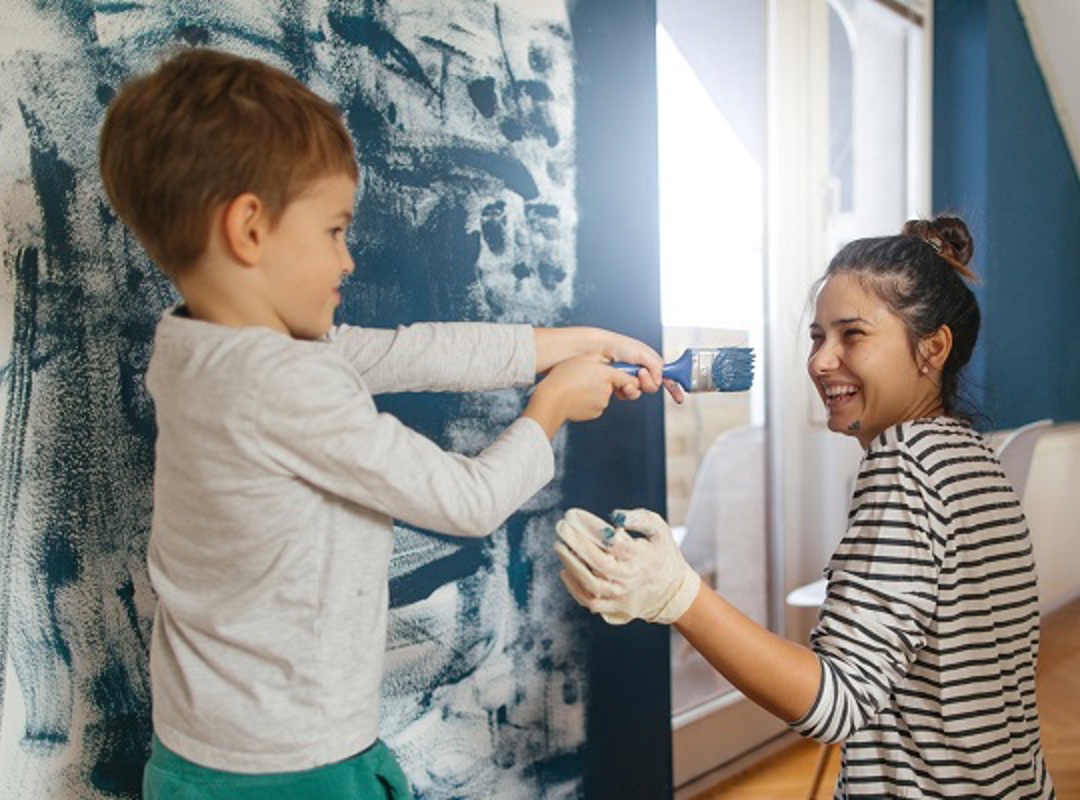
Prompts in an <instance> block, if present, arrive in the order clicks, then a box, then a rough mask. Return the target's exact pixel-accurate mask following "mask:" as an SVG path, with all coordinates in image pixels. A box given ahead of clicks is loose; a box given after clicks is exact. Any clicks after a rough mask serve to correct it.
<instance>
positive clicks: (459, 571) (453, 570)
mask: <svg viewBox="0 0 1080 800" xmlns="http://www.w3.org/2000/svg"><path fill="white" fill-rule="evenodd" d="M490 566H491V558H490V555H489V553H488V549H487V548H486V547H484V546H482V543H477V544H474V545H471V546H469V545H465V546H463V547H462V548H461V549H460V550H459V551H458V552H456V553H454V554H452V555H449V556H444V557H442V558H439V559H437V560H435V561H431V562H428V563H426V564H424V565H423V566H421V567H418V568H416V569H413V570H412V571H410V572H407V573H405V574H403V575H396V576H394V577H393V578H391V579H390V607H391V608H400V607H402V606H406V605H411V604H413V603H418V602H420V601H421V600H426V599H428V598H429V597H431V594H432V592H434V591H435V590H436V589H438V588H439V587H441V586H445V585H446V584H448V583H453V582H455V581H458V580H461V579H462V578H466V577H468V576H470V575H474V574H475V573H476V572H477V571H478V570H480V569H486V568H489V567H490Z"/></svg>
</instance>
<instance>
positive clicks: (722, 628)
mask: <svg viewBox="0 0 1080 800" xmlns="http://www.w3.org/2000/svg"><path fill="white" fill-rule="evenodd" d="M972 251H973V247H972V240H971V236H970V233H969V232H968V229H967V226H966V225H964V223H963V222H962V221H961V220H959V219H957V218H954V217H938V218H936V219H934V220H932V221H912V222H908V223H907V224H906V225H905V226H904V229H903V232H902V233H901V234H900V235H899V236H890V237H884V238H876V239H862V240H859V241H855V242H852V243H851V244H849V245H847V246H846V247H844V248H843V249H842V250H841V251H840V252H839V253H838V254H837V255H836V257H835V258H833V260H832V262H831V263H830V264H829V267H828V269H827V270H826V271H825V275H824V276H823V277H822V279H821V280H820V282H819V283H818V285H817V287H816V294H815V314H814V321H813V323H812V324H811V325H810V339H811V350H810V357H809V361H808V370H809V373H810V379H811V381H812V382H813V383H814V386H815V387H816V388H817V391H818V394H819V395H820V397H821V400H822V402H823V403H824V404H825V408H826V411H827V414H828V425H829V428H830V429H831V430H833V431H836V432H838V433H842V434H845V435H848V436H854V437H855V438H856V439H858V441H859V443H860V444H861V445H862V446H863V448H864V450H865V453H864V456H863V460H862V464H861V466H860V470H859V476H858V480H857V483H856V486H855V490H854V493H853V496H852V500H851V508H850V512H849V525H848V530H847V532H846V534H845V536H844V538H843V540H842V541H841V543H840V545H839V546H838V548H837V550H836V552H835V553H834V555H833V557H832V559H831V560H830V562H829V564H828V567H827V568H826V575H827V577H828V584H829V588H828V597H827V599H826V601H825V603H824V605H823V606H822V609H821V615H820V618H819V621H818V625H817V627H816V628H815V629H814V631H813V633H812V635H811V643H810V647H803V646H801V645H798V644H796V643H794V642H790V641H787V640H785V639H782V638H780V637H778V636H776V635H774V634H772V633H771V632H769V631H768V630H766V629H764V628H762V627H760V626H759V625H757V624H756V623H754V622H752V621H751V620H750V619H748V618H747V617H745V616H744V615H742V614H741V613H739V612H738V611H737V610H736V609H735V608H734V607H732V606H731V605H730V604H729V603H727V602H726V601H725V600H724V599H723V598H722V597H721V596H720V595H719V594H717V593H716V592H714V591H712V590H711V589H710V588H708V587H703V586H702V585H701V582H700V580H699V578H698V576H697V575H696V574H695V573H694V572H693V570H692V569H691V568H690V567H689V565H688V564H687V563H686V561H685V560H684V559H683V558H682V555H681V554H680V553H679V550H678V547H677V546H676V544H675V542H674V540H673V539H672V537H671V532H670V530H669V528H668V527H667V525H666V524H665V523H664V521H663V520H662V519H661V518H660V517H658V516H657V515H656V514H653V513H652V512H650V511H646V510H644V509H637V510H634V511H629V512H616V513H615V515H613V521H614V522H615V525H616V526H617V528H616V529H612V528H611V527H610V526H609V525H607V524H606V523H605V522H604V521H603V520H600V519H598V518H597V517H595V516H593V515H592V514H589V513H588V512H586V511H583V510H581V509H572V510H571V511H570V512H568V513H567V515H566V517H565V518H564V519H563V520H562V521H560V523H559V525H558V534H559V541H557V542H556V544H555V547H556V550H557V552H558V554H559V557H560V559H561V560H562V562H563V565H564V567H565V570H564V572H563V574H562V577H563V581H564V582H565V584H566V586H567V588H568V589H569V591H570V593H571V594H572V595H573V596H574V597H575V599H577V601H578V602H579V603H581V604H582V605H583V606H585V607H586V608H588V609H590V610H591V611H593V612H594V613H600V614H603V615H604V617H605V618H606V619H607V620H608V621H609V622H624V621H627V620H629V619H632V618H639V619H644V620H647V621H649V622H658V623H668V624H674V625H675V626H676V628H677V629H678V630H679V632H680V633H681V634H682V635H683V636H684V637H685V638H686V639H687V640H688V641H689V642H690V643H691V644H692V645H693V646H694V647H696V648H697V649H698V650H699V651H700V652H701V653H702V655H703V656H704V657H705V658H706V659H707V660H708V661H709V662H710V663H711V664H712V665H713V666H714V667H715V668H716V669H717V670H719V671H720V672H721V673H723V674H724V675H725V677H727V678H728V679H729V680H730V681H731V683H732V684H734V685H735V686H736V687H738V688H739V689H740V690H741V691H742V692H743V693H744V694H745V695H746V696H747V697H749V698H750V699H752V700H754V701H755V702H757V703H758V704H760V705H761V706H762V707H764V708H765V709H767V710H768V711H770V712H772V713H773V714H775V715H776V716H778V717H780V718H781V719H782V720H784V721H786V722H787V723H788V724H789V725H790V726H791V727H792V728H793V729H794V730H796V731H797V732H799V733H800V734H803V735H805V736H810V737H813V738H815V739H818V740H820V741H824V742H837V741H842V742H844V746H843V755H842V759H841V770H840V777H839V780H838V782H837V786H836V796H837V797H859V796H875V797H882V796H888V797H920V798H924V797H964V798H973V797H1009V798H1052V797H1054V790H1053V787H1052V785H1051V781H1050V777H1049V775H1048V773H1047V770H1046V766H1045V764H1044V762H1043V755H1042V749H1041V745H1040V741H1039V723H1038V716H1037V713H1036V706H1035V660H1036V656H1037V653H1038V646H1039V611H1038V598H1037V592H1036V585H1035V568H1034V562H1033V559H1032V551H1031V543H1030V539H1029V536H1028V530H1027V522H1026V520H1025V518H1024V515H1023V512H1022V511H1021V509H1020V503H1019V501H1018V499H1017V497H1016V494H1015V492H1014V491H1013V489H1012V487H1011V486H1010V485H1009V483H1008V480H1007V479H1006V478H1005V475H1004V473H1003V472H1002V469H1001V466H1000V464H999V463H998V462H997V460H996V459H995V458H994V455H993V453H992V452H991V450H990V449H989V448H988V446H987V445H986V443H985V442H984V441H983V439H982V438H981V437H980V436H979V434H978V433H976V432H975V431H974V430H973V429H972V428H971V427H970V426H969V424H968V422H967V421H966V420H965V419H964V418H963V416H962V414H961V411H960V409H959V408H958V407H957V406H958V403H957V386H958V379H959V374H960V371H961V369H962V368H963V367H964V365H965V364H966V363H967V361H968V359H969V358H970V357H971V353H972V350H973V349H974V347H975V341H976V338H977V336H978V330H979V309H978V304H977V303H976V300H975V297H974V295H973V294H972V292H971V290H970V288H969V287H968V286H967V283H966V281H969V280H972V279H973V275H972V272H971V271H970V270H969V268H968V266H967V265H968V262H969V260H970V258H971V254H972ZM626 530H630V531H636V532H638V533H639V534H642V535H640V536H630V535H628V534H627V533H626ZM720 588H721V590H722V589H723V587H720Z"/></svg>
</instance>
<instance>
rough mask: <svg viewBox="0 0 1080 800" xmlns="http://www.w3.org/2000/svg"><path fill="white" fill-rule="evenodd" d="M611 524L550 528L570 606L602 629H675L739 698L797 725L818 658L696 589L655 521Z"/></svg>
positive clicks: (812, 693)
mask: <svg viewBox="0 0 1080 800" xmlns="http://www.w3.org/2000/svg"><path fill="white" fill-rule="evenodd" d="M613 519H615V520H616V521H617V523H618V524H619V525H620V528H619V529H618V530H616V529H613V528H612V527H611V526H610V525H608V524H607V523H606V522H604V520H602V519H600V518H599V517H596V516H594V515H593V514H590V513H589V512H587V511H584V510H582V509H571V510H570V511H568V512H567V514H566V516H565V517H564V518H563V520H562V521H560V522H559V524H558V526H557V528H556V530H557V531H558V535H559V540H558V541H557V542H556V543H555V551H556V553H558V555H559V558H560V560H561V561H562V562H563V565H564V566H565V567H566V569H565V571H564V572H563V574H562V579H563V582H564V583H565V584H566V588H567V589H568V590H569V591H570V594H572V595H573V596H574V599H576V600H577V601H578V602H579V603H580V604H581V605H583V606H585V607H586V608H588V609H589V610H590V611H592V612H594V613H597V614H602V615H603V616H604V618H605V619H606V620H607V621H608V622H613V623H621V622H628V621H629V620H631V619H643V620H645V621H647V622H660V623H674V624H675V627H676V628H677V629H678V630H679V632H680V633H682V634H683V636H685V637H686V639H687V641H688V642H690V644H691V645H693V646H694V647H695V648H697V650H698V651H699V652H700V653H701V654H702V655H703V656H704V657H705V659H706V660H707V661H708V662H709V663H710V664H712V666H713V667H715V668H716V669H717V670H718V671H719V672H720V673H722V674H723V675H724V676H725V677H726V678H727V679H728V680H729V681H731V683H732V684H733V685H734V686H735V687H736V688H738V689H739V690H740V691H741V692H743V694H745V695H746V696H747V697H749V698H750V699H751V700H753V701H754V702H755V703H757V704H758V705H760V706H762V707H763V708H765V709H766V710H767V711H769V712H771V713H773V714H775V715H776V716H778V717H780V718H781V719H782V720H784V721H785V722H788V723H791V722H795V721H798V720H800V719H802V718H803V717H804V716H805V715H806V713H807V712H808V711H809V710H810V707H811V706H812V705H813V703H814V700H815V698H816V697H817V695H818V689H819V685H820V683H821V666H820V664H819V662H818V658H817V656H816V655H815V654H814V653H813V652H812V651H811V650H809V649H808V648H806V647H803V646H801V645H798V644H795V643H794V642H789V641H787V640H785V639H782V638H781V637H779V636H777V635H775V634H774V633H772V632H771V631H769V630H767V629H765V628H763V627H761V626H760V625H758V624H757V623H756V622H754V621H753V620H751V619H749V618H748V617H746V616H745V615H744V614H742V613H741V612H740V611H738V610H737V609H736V608H735V607H734V606H732V605H731V604H730V603H728V602H727V601H726V600H724V599H723V598H722V597H720V595H718V594H717V593H716V592H714V591H713V590H712V589H710V588H708V587H704V586H701V585H700V584H701V581H700V578H699V577H698V575H697V573H696V572H694V570H693V569H692V568H691V567H690V565H689V564H687V563H686V560H685V559H684V558H683V556H682V553H681V552H680V551H679V547H678V545H677V544H676V543H675V540H674V538H673V537H672V535H671V529H670V528H669V527H668V526H667V523H665V522H664V520H663V519H662V518H661V517H660V516H658V515H657V514H654V513H653V512H651V511H646V510H645V509H635V510H633V511H626V512H621V511H620V512H616V513H615V514H614V515H613ZM627 530H630V531H634V532H635V533H638V534H642V535H640V536H629V535H628V534H627V533H626V531H627Z"/></svg>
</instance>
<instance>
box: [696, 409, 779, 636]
mask: <svg viewBox="0 0 1080 800" xmlns="http://www.w3.org/2000/svg"><path fill="white" fill-rule="evenodd" d="M679 533H682V532H681V531H680V532H679ZM766 539H767V535H766V528H765V429H764V428H763V427H762V426H760V425H743V426H741V427H738V428H732V429H731V430H728V431H725V432H724V433H721V434H720V435H719V436H717V437H716V439H715V440H714V441H713V443H712V444H711V445H709V449H708V451H707V452H706V453H705V457H704V458H703V459H702V460H701V464H700V465H699V466H698V470H697V474H696V475H695V476H694V487H693V489H692V490H691V492H690V505H689V507H688V508H687V511H686V532H685V534H683V538H682V541H680V546H681V548H682V552H683V555H684V556H685V557H686V560H687V561H688V562H689V563H690V564H691V566H693V567H694V569H696V570H697V571H698V572H699V573H701V574H702V575H703V576H705V577H706V579H708V580H710V582H711V583H713V584H714V585H716V586H720V587H722V590H723V594H724V597H725V598H726V599H727V600H729V601H730V602H731V603H732V605H734V606H736V607H737V608H738V609H739V610H740V611H742V612H743V613H744V614H746V615H747V616H748V617H750V618H751V619H753V620H754V621H755V622H758V623H759V624H762V625H765V624H767V621H768V615H767V604H766V590H765V587H766V586H767V585H768V577H767V573H766Z"/></svg>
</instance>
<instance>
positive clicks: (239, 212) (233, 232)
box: [222, 192, 270, 266]
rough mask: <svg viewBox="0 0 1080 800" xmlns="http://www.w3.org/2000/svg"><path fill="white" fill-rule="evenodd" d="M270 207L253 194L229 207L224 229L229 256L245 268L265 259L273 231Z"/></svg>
mask: <svg viewBox="0 0 1080 800" xmlns="http://www.w3.org/2000/svg"><path fill="white" fill-rule="evenodd" d="M269 221H270V218H269V214H268V213H267V209H266V206H265V205H264V204H263V202H262V200H260V199H259V198H258V196H257V195H254V194H252V193H251V192H245V193H244V194H241V195H237V196H236V197H234V198H233V200H232V202H230V203H229V204H228V205H227V206H226V207H225V212H224V214H223V218H222V226H223V228H224V234H225V246H226V247H227V248H228V249H229V253H230V254H231V255H232V256H233V258H235V259H236V260H237V261H239V262H240V263H241V264H244V265H245V266H254V265H255V264H257V263H258V262H259V259H260V258H261V257H262V247H263V244H264V243H265V242H266V233H267V230H268V227H269Z"/></svg>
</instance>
